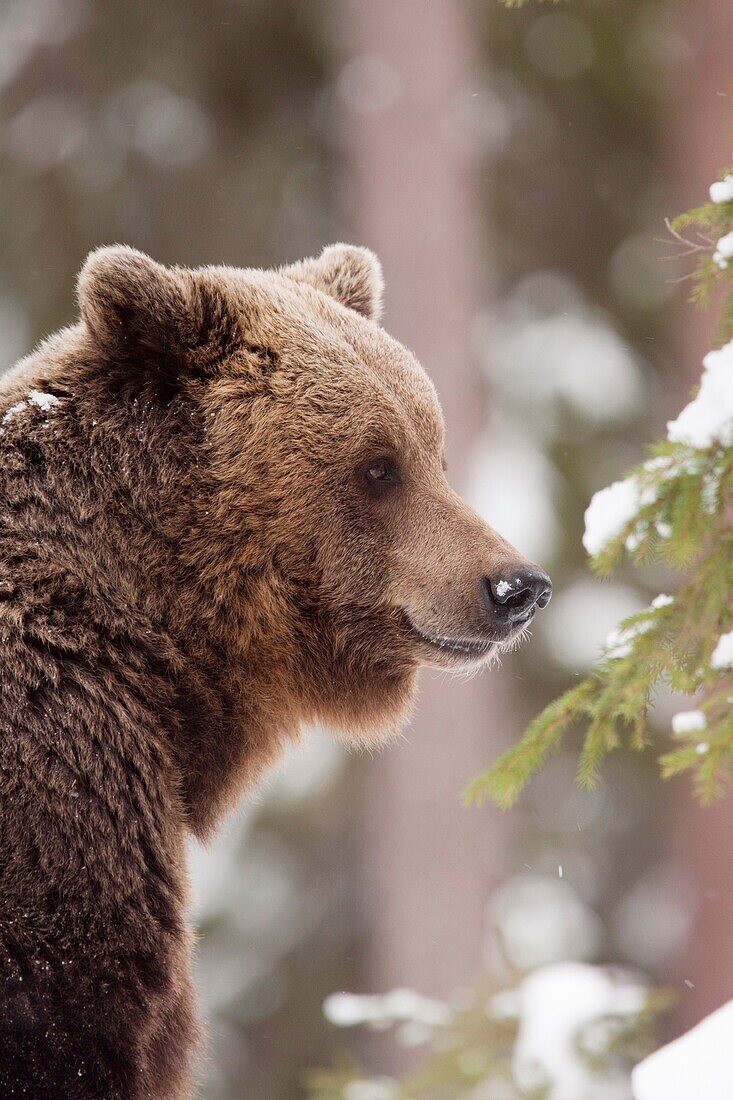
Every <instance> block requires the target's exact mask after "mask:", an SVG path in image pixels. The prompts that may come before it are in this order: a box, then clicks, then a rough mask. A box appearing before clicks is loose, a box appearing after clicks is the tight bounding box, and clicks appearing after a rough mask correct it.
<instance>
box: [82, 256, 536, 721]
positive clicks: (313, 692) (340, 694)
mask: <svg viewBox="0 0 733 1100" xmlns="http://www.w3.org/2000/svg"><path fill="white" fill-rule="evenodd" d="M381 296H382V273H381V269H380V265H379V262H378V260H377V259H376V257H375V256H374V255H373V254H372V253H371V252H370V251H368V250H367V249H365V248H358V247H353V246H349V245H343V244H338V245H333V246H331V247H329V248H326V249H325V250H324V252H323V253H322V254H321V255H320V256H319V257H318V258H315V259H309V260H304V261H301V262H299V263H295V264H293V265H291V266H287V267H282V268H280V269H279V270H272V271H261V270H255V269H240V268H232V267H205V268H199V269H195V270H191V269H186V268H169V267H164V266H162V265H160V264H158V263H156V262H154V261H153V260H152V259H150V258H149V257H148V256H146V255H144V254H142V253H140V252H138V251H135V250H134V249H131V248H127V247H122V246H115V247H110V248H102V249H99V250H97V251H95V252H93V253H92V254H91V255H90V257H89V258H88V260H87V262H86V264H85V266H84V268H83V270H82V272H81V275H80V279H79V298H80V304H81V311H82V317H83V321H84V322H85V325H86V328H87V330H88V333H89V334H90V337H91V340H92V342H93V344H94V346H95V348H96V354H97V355H99V356H100V357H102V358H103V360H104V361H105V364H106V368H107V369H109V370H117V371H119V370H123V371H125V372H127V373H128V374H129V373H132V372H140V373H141V375H143V376H144V379H145V384H146V385H148V386H152V387H153V388H154V387H155V386H159V387H160V388H161V389H165V390H166V392H170V390H171V388H174V389H176V390H177V391H179V392H181V393H183V394H184V395H185V399H186V401H188V402H189V403H190V406H191V410H192V417H193V418H194V419H196V421H197V423H198V424H199V425H200V433H201V434H200V454H199V455H197V458H196V462H197V475H196V477H197V480H194V481H193V482H192V483H191V484H193V486H194V488H193V489H189V490H188V497H187V499H186V501H185V509H184V519H183V521H182V535H181V548H180V553H181V554H182V555H185V556H186V557H187V560H188V561H189V563H190V565H191V567H192V570H193V571H194V572H195V575H196V577H197V578H198V580H197V584H198V585H199V587H200V591H201V592H204V593H206V599H207V601H208V602H207V606H208V608H209V617H210V619H211V621H212V622H218V623H219V624H220V627H221V630H222V637H224V638H225V641H226V645H227V646H228V647H229V648H230V649H231V650H232V651H234V652H237V653H238V654H239V659H240V660H241V662H242V664H243V665H246V666H247V667H250V668H257V669H258V670H259V672H258V675H259V681H260V683H262V682H263V678H264V680H265V681H266V680H267V676H268V670H269V673H270V675H271V683H272V684H273V685H277V686H276V687H273V689H272V691H271V695H272V696H273V697H274V695H275V694H278V695H280V694H282V695H287V696H288V699H287V708H288V709H289V711H290V713H291V714H294V715H297V717H298V720H299V721H300V720H303V721H305V720H314V719H319V720H321V721H324V722H325V723H327V724H329V725H331V726H332V727H336V728H337V729H341V730H345V731H348V733H349V734H350V735H351V736H352V737H355V738H357V739H359V738H361V739H363V740H370V739H373V738H374V737H376V736H379V735H380V734H383V733H388V732H390V731H391V730H394V729H395V728H397V726H398V725H399V723H400V722H401V720H402V719H403V717H404V715H405V714H406V712H407V710H408V709H409V702H410V699H411V696H412V689H413V686H414V681H415V673H416V671H417V669H418V668H419V666H420V665H433V666H436V667H438V668H442V669H465V668H467V667H472V666H475V665H477V664H480V663H482V662H486V661H488V660H490V659H491V658H492V656H494V655H495V654H496V653H497V652H499V651H500V650H502V649H504V648H506V647H508V646H510V645H512V644H513V643H514V642H516V640H517V639H518V638H519V637H521V635H522V634H523V632H524V631H525V630H526V628H527V626H528V624H529V623H530V621H531V620H532V617H533V615H534V613H535V611H536V609H537V608H538V607H543V606H544V605H545V604H546V603H547V601H548V600H549V598H550V591H551V589H550V582H549V579H548V578H547V576H546V575H545V574H544V573H543V572H542V571H541V570H540V569H539V568H538V567H537V566H535V565H533V564H532V563H530V562H527V561H526V560H525V559H524V558H522V557H521V556H520V554H519V553H518V552H517V551H516V550H514V549H513V548H512V547H511V546H510V545H509V544H508V543H507V542H506V541H505V540H504V539H503V538H502V537H501V536H500V535H498V534H497V533H496V532H494V531H493V530H492V529H491V528H490V527H489V526H487V524H486V523H485V522H484V521H483V520H482V519H481V518H480V517H479V516H478V515H477V514H476V513H475V512H473V511H472V510H471V509H470V508H469V507H468V505H467V504H465V503H464V501H462V500H461V499H460V497H459V496H458V495H457V494H456V493H455V492H454V490H453V489H452V488H451V487H450V485H449V483H448V481H447V478H446V471H445V461H444V455H443V440H444V426H443V418H442V415H441V410H440V405H439V403H438V398H437V396H436V392H435V389H434V387H433V385H432V383H431V382H430V380H429V378H428V376H427V375H426V373H425V372H424V370H423V368H422V367H421V366H420V364H419V363H418V362H417V361H416V359H415V358H414V356H413V355H412V354H411V353H410V352H409V351H407V350H406V349H405V348H404V347H403V346H402V345H401V344H399V343H398V342H396V341H395V340H394V339H392V338H391V337H390V336H388V335H387V333H386V332H385V331H384V329H383V328H382V327H381V326H380V324H379V313H380V303H381ZM283 669H285V670H287V676H283V675H282V672H283ZM280 702H283V700H282V699H281V700H280ZM273 705H274V700H273ZM283 705H284V704H283Z"/></svg>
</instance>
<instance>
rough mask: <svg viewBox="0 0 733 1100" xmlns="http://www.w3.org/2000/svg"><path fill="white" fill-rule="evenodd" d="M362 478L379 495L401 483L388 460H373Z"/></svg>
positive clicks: (395, 470)
mask: <svg viewBox="0 0 733 1100" xmlns="http://www.w3.org/2000/svg"><path fill="white" fill-rule="evenodd" d="M364 477H365V479H366V483H367V485H369V487H370V488H371V489H374V490H376V492H379V493H382V492H384V491H385V490H386V489H392V488H394V486H395V485H399V484H400V482H401V478H400V475H399V474H398V472H397V469H396V468H395V466H394V464H393V463H392V462H390V460H389V459H388V458H375V459H374V460H373V461H372V462H370V463H369V465H368V466H367V467H366V469H365V471H364Z"/></svg>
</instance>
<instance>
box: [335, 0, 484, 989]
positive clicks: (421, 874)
mask: <svg viewBox="0 0 733 1100" xmlns="http://www.w3.org/2000/svg"><path fill="white" fill-rule="evenodd" d="M338 12H339V15H340V25H339V29H338V34H339V38H338V43H337V48H338V52H339V56H340V59H341V63H342V64H343V68H342V70H341V76H340V79H339V85H338V86H339V89H340V99H341V111H342V123H343V126H342V134H343V140H344V147H345V156H346V171H345V194H344V207H343V208H344V210H345V216H346V222H347V224H348V231H349V232H350V233H351V234H352V236H353V238H354V240H356V241H359V242H361V243H364V244H367V245H369V246H371V247H373V248H374V250H375V251H376V252H377V254H378V255H379V256H380V257H381V259H382V262H383V264H384V269H385V276H386V282H387V295H386V305H387V309H386V319H385V323H386V326H387V328H388V330H389V331H390V332H391V333H393V334H394V335H395V336H396V337H397V338H398V339H400V340H402V341H403V342H404V343H405V344H407V345H408V346H409V347H410V348H412V350H413V351H414V352H415V353H416V354H417V355H418V357H419V358H420V359H421V361H422V362H423V364H424V366H425V367H426V369H427V370H428V372H429V373H430V375H431V376H432V378H433V380H434V381H435V383H436V385H437V388H438V391H439V393H440V396H441V400H442V403H443V408H444V411H445V417H446V422H447V427H448V458H449V464H450V474H451V478H452V480H453V483H454V484H455V485H456V486H457V487H458V488H459V490H460V487H461V482H462V481H463V480H464V477H465V472H466V467H467V460H468V456H469V451H470V448H471V445H472V441H473V439H474V438H475V435H476V433H477V431H478V430H479V428H480V426H481V421H482V394H481V388H480V380H479V376H478V371H477V367H476V364H475V362H474V359H473V356H472V354H471V348H470V343H471V340H470V333H471V323H472V319H473V317H474V314H475V309H476V302H477V298H478V295H479V292H480V289H481V275H480V257H481V252H482V249H481V244H480V241H481V237H482V232H483V225H482V218H481V215H480V210H479V202H478V194H477V189H478V182H479V181H478V178H477V168H476V165H475V163H474V161H473V158H472V153H471V148H470V140H469V138H468V135H467V134H466V133H465V131H464V130H463V128H462V126H461V119H462V117H463V119H465V117H466V116H467V114H468V108H469V107H470V102H471V100H470V97H471V88H470V85H469V80H470V77H471V75H472V72H473V67H474V64H475V57H474V52H473V41H474V38H475V35H474V33H473V27H472V25H471V12H472V8H471V7H470V5H468V4H466V3H464V2H463V0H431V3H429V4H426V3H423V2H422V0H402V2H400V3H395V2H394V0H370V2H369V3H367V4H365V3H361V2H359V0H344V3H342V4H340V5H339V6H338ZM500 723H501V706H500V703H499V700H498V694H497V679H496V676H495V675H493V676H492V675H491V674H485V675H484V676H482V677H480V678H478V679H476V680H473V681H472V682H471V683H462V682H459V681H457V680H455V679H452V680H451V679H449V678H448V677H445V676H437V675H435V674H423V681H422V691H421V695H420V701H419V706H418V711H417V717H416V719H415V721H414V722H413V723H412V725H411V727H410V729H409V731H408V733H407V738H406V740H404V741H402V742H401V743H399V744H397V745H395V746H393V747H391V748H389V749H387V750H386V751H384V752H383V753H382V754H381V755H380V756H379V758H377V759H374V760H370V761H368V763H367V764H366V766H365V767H364V770H363V773H362V782H364V783H366V784H367V787H366V791H365V793H364V802H363V807H364V808H363V826H364V831H365V837H364V844H363V848H364V851H365V856H364V863H363V866H362V868H361V874H362V884H363V893H362V896H363V905H364V913H365V919H366V921H367V922H368V927H367V935H368V939H369V946H368V951H369V958H368V961H367V975H366V977H367V980H368V981H369V983H370V984H371V986H372V987H373V988H375V989H380V988H385V987H390V986H393V985H396V984H409V985H413V986H415V987H417V988H419V989H420V990H422V991H425V992H445V991H446V990H447V989H448V988H450V987H452V986H453V985H455V984H456V983H458V982H460V981H462V980H464V979H465V978H467V977H468V976H469V975H470V974H472V973H475V970H476V967H477V965H478V963H479V944H480V941H481V934H482V924H483V910H484V906H485V903H486V898H487V894H488V889H489V883H490V881H491V879H492V877H495V876H496V874H497V864H498V860H499V851H500V847H501V836H502V830H501V829H500V828H499V826H498V823H497V817H496V815H495V814H493V813H492V812H491V811H489V810H481V811H478V810H476V809H471V810H467V809H464V808H462V807H461V804H460V794H461V791H462V789H463V787H464V786H465V784H466V782H467V781H468V780H469V779H470V778H471V777H472V776H473V775H474V774H475V773H477V772H478V771H479V770H482V769H483V768H484V767H485V766H486V763H487V761H488V760H489V759H490V758H491V756H492V755H493V753H494V751H495V741H494V738H493V735H492V732H491V731H493V730H495V729H497V728H499V726H500ZM492 742H494V743H493V744H492Z"/></svg>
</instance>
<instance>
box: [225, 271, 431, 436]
mask: <svg viewBox="0 0 733 1100" xmlns="http://www.w3.org/2000/svg"><path fill="white" fill-rule="evenodd" d="M215 270H216V276H217V278H218V279H221V280H222V282H223V283H225V285H226V291H227V296H228V298H229V300H230V302H231V303H233V304H235V305H236V308H237V312H238V314H239V316H240V317H241V319H242V323H243V327H244V331H245V333H246V338H247V340H248V341H250V342H251V343H252V344H254V345H256V346H258V347H261V348H265V349H267V351H268V352H271V353H272V354H273V355H274V357H275V358H276V360H277V361H278V364H279V369H280V371H284V372H286V373H287V374H288V375H290V376H291V377H292V378H293V379H294V380H295V381H296V383H300V385H298V392H300V393H301V394H303V393H308V394H310V395H311V398H315V397H316V396H318V397H328V398H330V399H331V400H334V401H337V402H338V403H339V404H341V403H346V404H348V407H349V408H350V409H351V411H352V414H353V415H354V417H363V416H367V417H372V418H373V419H377V420H379V419H382V420H383V419H384V416H385V415H391V416H392V417H396V418H397V419H398V420H399V421H400V422H401V426H402V427H403V428H405V429H406V430H407V432H408V434H409V435H411V436H414V435H415V434H417V435H418V436H419V437H420V439H421V440H422V441H423V442H424V443H425V444H427V445H428V446H429V447H431V448H435V447H438V448H441V447H442V445H443V437H444V424H443V415H442V412H441V408H440V403H439V401H438V396H437V393H436V390H435V387H434V385H433V383H432V382H431V380H430V378H429V377H428V375H427V373H426V372H425V370H424V369H423V367H422V366H421V364H420V363H419V362H418V360H417V359H416V358H415V356H414V355H413V354H412V353H411V352H410V351H408V349H407V348H405V347H404V345H402V344H401V343H399V341H398V340H395V339H394V338H393V337H391V336H390V335H389V334H388V333H387V332H385V330H384V329H383V328H382V327H381V325H379V324H378V323H377V322H375V321H371V320H368V319H367V318H365V317H362V316H361V315H360V314H358V313H356V312H355V311H354V310H352V309H349V308H348V307H346V306H343V305H341V304H340V303H339V302H337V301H335V300H334V299H333V298H331V297H330V296H329V295H327V294H324V293H322V292H321V291H319V290H317V289H315V288H313V287H311V286H308V285H306V284H301V283H296V282H294V281H293V280H292V279H290V278H288V277H287V276H284V275H280V274H278V273H276V272H270V271H260V270H257V269H250V270H246V271H243V270H240V269H237V268H218V269H215Z"/></svg>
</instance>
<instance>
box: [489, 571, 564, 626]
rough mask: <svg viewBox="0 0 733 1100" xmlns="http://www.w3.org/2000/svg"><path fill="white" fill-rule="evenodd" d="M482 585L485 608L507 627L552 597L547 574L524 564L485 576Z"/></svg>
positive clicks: (529, 614) (527, 615) (530, 615)
mask: <svg viewBox="0 0 733 1100" xmlns="http://www.w3.org/2000/svg"><path fill="white" fill-rule="evenodd" d="M481 588H482V593H483V599H484V605H485V607H486V610H487V611H488V612H489V613H490V614H491V615H493V616H494V617H495V618H497V619H501V620H502V622H505V623H507V624H509V625H510V626H516V625H517V624H519V623H523V622H525V621H528V620H529V619H530V618H531V617H532V615H533V614H534V612H535V610H536V609H537V608H538V607H540V608H542V607H547V605H548V603H549V602H550V598H551V596H552V581H551V580H550V578H549V577H548V576H547V573H543V572H542V570H541V569H527V568H526V567H520V568H517V569H514V570H511V569H509V570H507V571H506V573H505V574H504V575H503V576H500V577H499V576H497V577H484V578H483V581H482V584H481Z"/></svg>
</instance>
